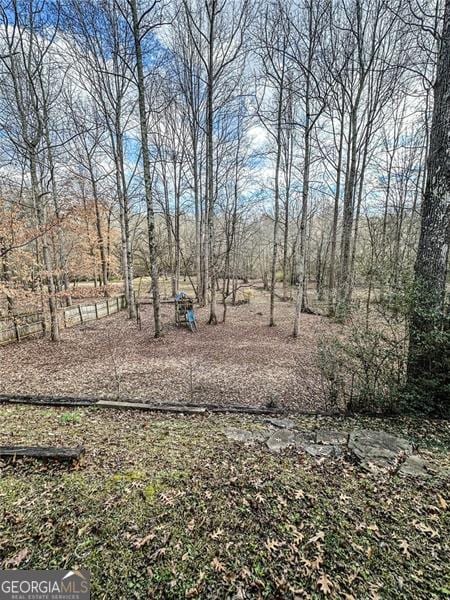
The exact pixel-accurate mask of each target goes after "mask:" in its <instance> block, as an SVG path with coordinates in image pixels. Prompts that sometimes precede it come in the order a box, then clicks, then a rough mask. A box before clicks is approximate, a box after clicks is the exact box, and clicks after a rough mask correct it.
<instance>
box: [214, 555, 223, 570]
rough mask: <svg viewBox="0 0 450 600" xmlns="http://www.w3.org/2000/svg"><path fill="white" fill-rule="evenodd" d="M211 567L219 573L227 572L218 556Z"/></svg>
mask: <svg viewBox="0 0 450 600" xmlns="http://www.w3.org/2000/svg"><path fill="white" fill-rule="evenodd" d="M211 566H212V568H213V569H214V571H217V572H218V573H223V572H224V571H225V566H224V565H223V564H222V563H221V562H220V560H219V559H218V558H217V556H215V557H214V558H213V559H212V561H211Z"/></svg>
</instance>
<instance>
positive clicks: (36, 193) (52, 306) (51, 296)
mask: <svg viewBox="0 0 450 600" xmlns="http://www.w3.org/2000/svg"><path fill="white" fill-rule="evenodd" d="M30 177H31V190H32V194H33V205H34V209H35V211H36V220H37V224H38V227H39V229H40V230H41V231H42V232H43V234H42V240H41V251H42V259H43V263H44V269H45V272H46V274H45V281H46V284H47V291H48V306H49V311H50V336H51V339H52V341H53V342H57V341H59V323H58V311H57V307H56V296H55V291H56V290H55V281H54V279H53V265H52V259H51V255H50V250H49V247H48V236H47V233H45V226H46V222H45V215H44V209H43V207H42V204H41V202H42V198H41V193H40V189H39V183H38V176H37V162H36V156H35V155H34V152H33V151H31V153H30Z"/></svg>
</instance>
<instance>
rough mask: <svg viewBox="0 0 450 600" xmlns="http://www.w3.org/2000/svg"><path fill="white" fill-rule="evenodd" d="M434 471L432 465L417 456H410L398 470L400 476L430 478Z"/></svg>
mask: <svg viewBox="0 0 450 600" xmlns="http://www.w3.org/2000/svg"><path fill="white" fill-rule="evenodd" d="M432 470H433V467H432V465H431V464H430V463H429V462H428V461H427V460H425V459H424V458H422V457H421V456H418V455H417V454H413V455H412V456H408V458H407V459H406V460H405V462H404V463H403V464H402V465H401V467H400V469H399V470H398V472H399V474H400V475H410V476H411V477H430V476H431V475H432V473H431V472H430V471H432Z"/></svg>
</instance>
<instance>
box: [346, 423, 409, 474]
mask: <svg viewBox="0 0 450 600" xmlns="http://www.w3.org/2000/svg"><path fill="white" fill-rule="evenodd" d="M348 447H349V448H350V450H352V451H353V453H354V454H355V455H356V456H357V458H359V459H360V460H361V461H367V462H372V463H375V464H377V463H380V464H381V463H383V462H385V463H386V465H387V466H389V465H392V464H394V463H395V462H396V460H398V459H399V458H400V457H401V456H402V455H405V454H406V455H407V456H409V455H410V454H412V451H413V447H412V444H411V443H410V442H409V441H408V440H405V439H403V438H400V437H397V436H395V435H392V434H390V433H386V432H385V431H373V430H372V429H359V430H358V429H356V430H355V431H352V432H351V433H350V436H349V441H348Z"/></svg>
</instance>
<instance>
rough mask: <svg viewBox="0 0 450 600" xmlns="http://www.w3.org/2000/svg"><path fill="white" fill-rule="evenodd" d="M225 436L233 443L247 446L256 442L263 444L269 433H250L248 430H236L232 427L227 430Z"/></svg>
mask: <svg viewBox="0 0 450 600" xmlns="http://www.w3.org/2000/svg"><path fill="white" fill-rule="evenodd" d="M225 435H226V436H227V438H228V439H229V440H232V441H233V442H243V443H245V444H247V445H253V444H254V443H255V442H263V441H264V440H265V439H266V437H267V435H268V433H263V432H262V431H248V430H247V429H236V428H234V427H230V428H229V429H226V430H225Z"/></svg>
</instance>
